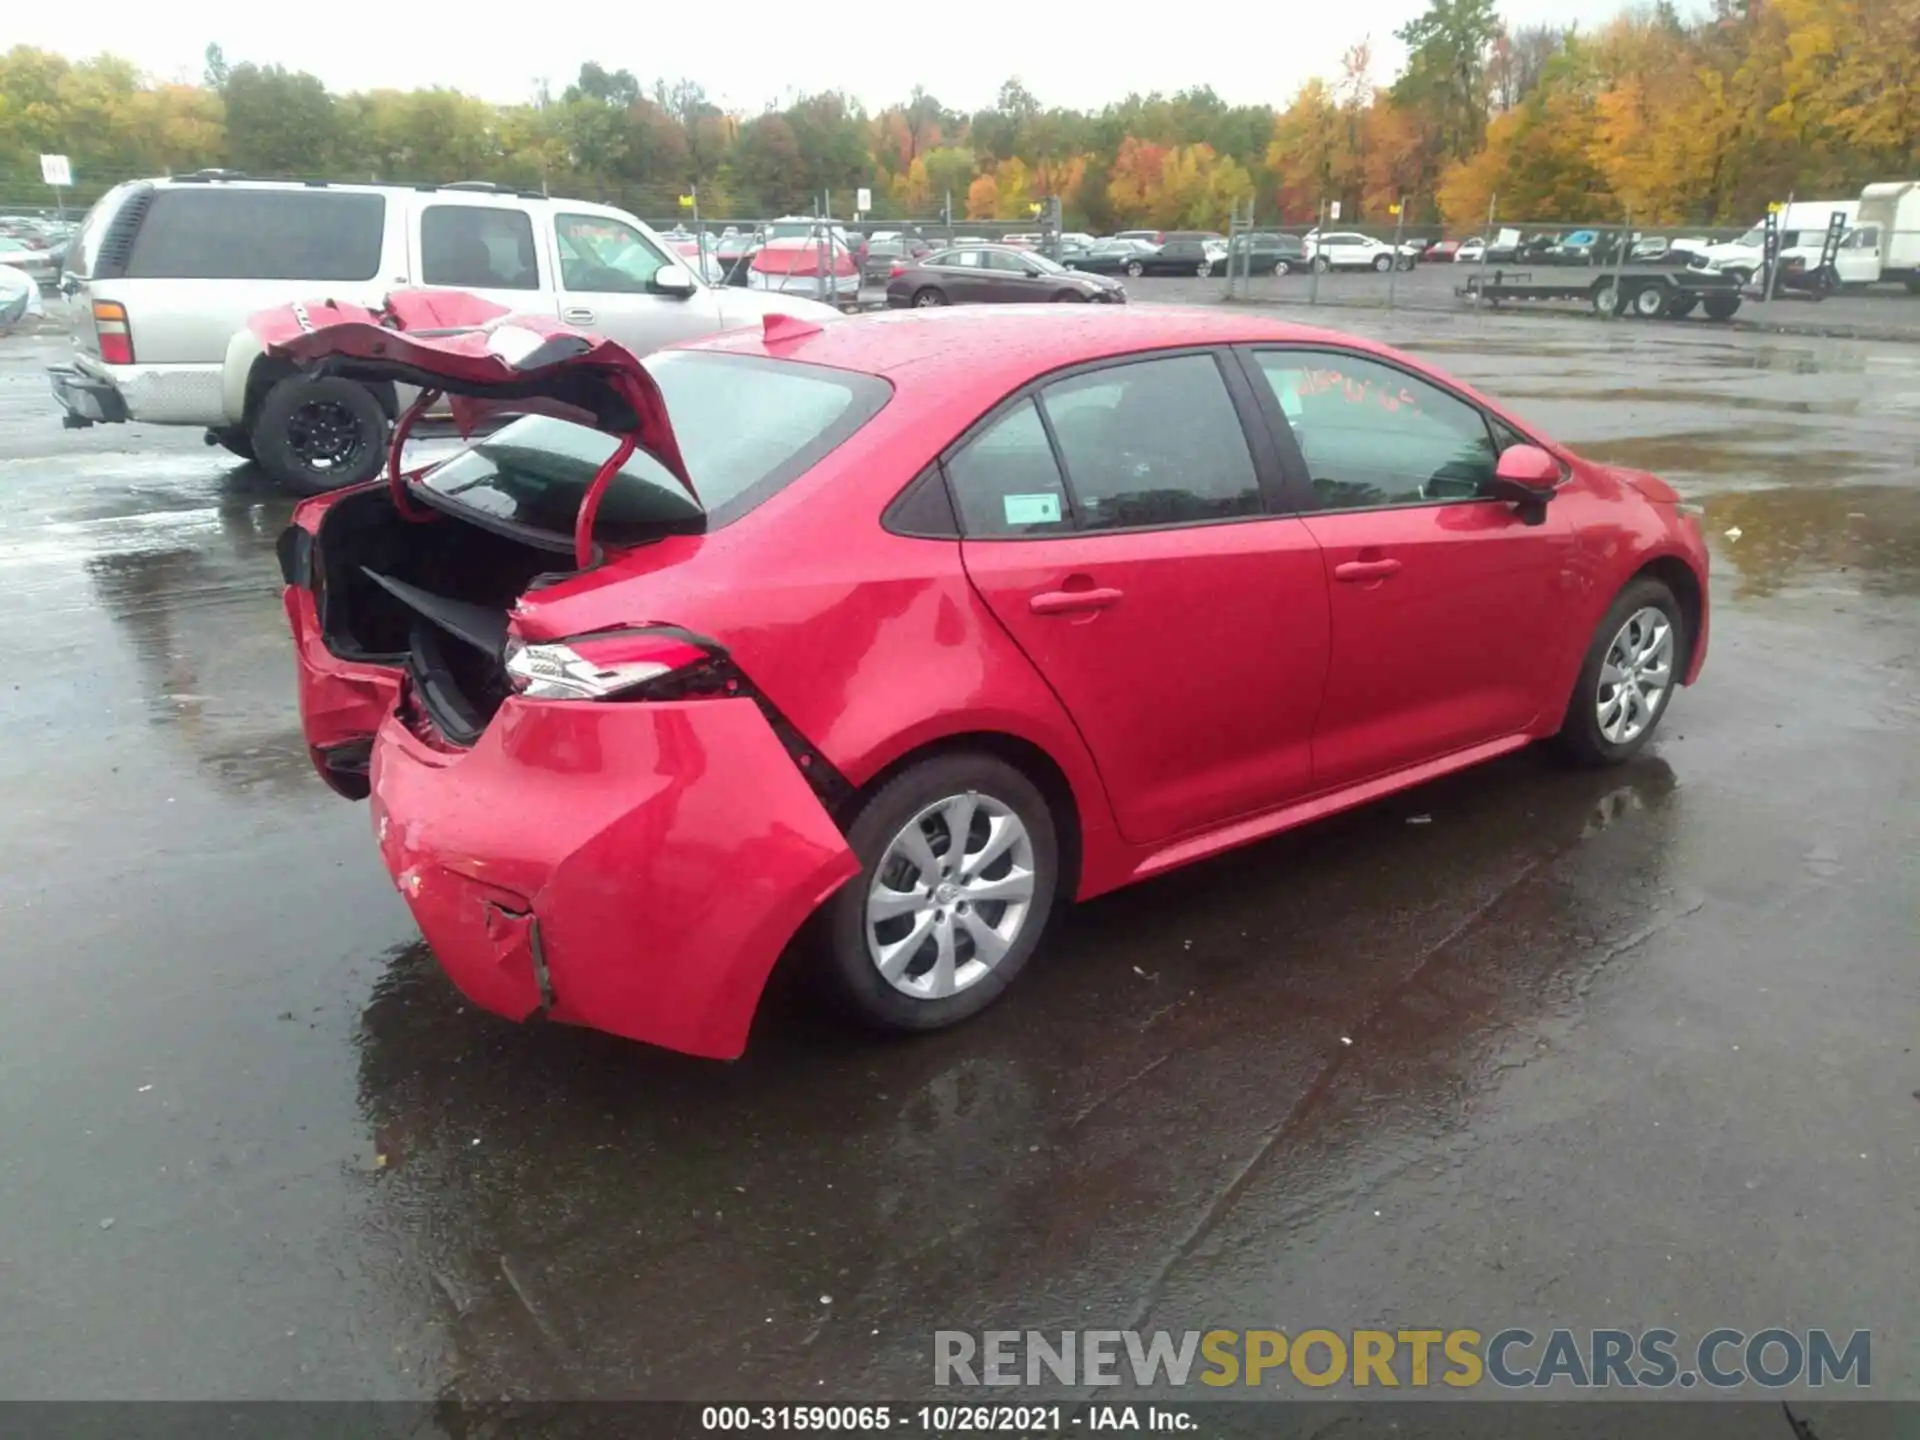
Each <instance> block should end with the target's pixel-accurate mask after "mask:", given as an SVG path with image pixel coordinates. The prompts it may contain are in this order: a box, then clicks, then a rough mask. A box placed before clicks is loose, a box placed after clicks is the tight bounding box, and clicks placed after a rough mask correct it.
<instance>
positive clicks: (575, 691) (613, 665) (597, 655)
mask: <svg viewBox="0 0 1920 1440" xmlns="http://www.w3.org/2000/svg"><path fill="white" fill-rule="evenodd" d="M713 658H714V657H713V654H712V652H711V651H709V650H708V649H707V648H706V647H705V646H704V645H701V644H699V643H697V642H695V641H693V640H691V639H689V638H688V637H687V636H686V635H685V634H684V633H683V632H681V631H677V630H666V629H656V630H608V631H604V632H602V633H600V634H596V635H576V636H573V637H571V638H570V639H567V640H564V641H558V640H549V641H539V642H532V643H530V642H527V641H524V640H519V639H514V640H509V641H508V642H507V654H506V671H507V683H508V684H509V685H511V686H512V687H513V689H514V693H516V694H519V695H524V696H526V697H527V698H528V699H530V700H612V699H617V698H620V697H623V696H626V697H631V698H636V699H638V698H644V697H641V696H637V695H635V694H634V692H635V691H638V690H640V689H641V688H642V687H643V686H646V685H647V684H649V683H650V682H652V681H655V680H658V679H660V678H661V677H662V676H666V675H672V674H674V673H675V672H677V671H684V670H688V669H692V668H694V667H697V666H700V665H704V664H706V663H707V662H709V661H710V660H712V659H713Z"/></svg>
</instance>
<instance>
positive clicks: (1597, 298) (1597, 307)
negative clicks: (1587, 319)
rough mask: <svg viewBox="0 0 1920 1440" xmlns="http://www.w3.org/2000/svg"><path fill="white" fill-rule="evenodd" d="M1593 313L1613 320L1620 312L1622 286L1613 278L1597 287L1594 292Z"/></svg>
mask: <svg viewBox="0 0 1920 1440" xmlns="http://www.w3.org/2000/svg"><path fill="white" fill-rule="evenodd" d="M1593 313H1594V314H1596V315H1601V316H1604V317H1606V318H1607V319H1609V320H1611V319H1612V318H1613V317H1614V316H1615V315H1617V314H1619V313H1620V287H1619V286H1617V285H1615V284H1614V283H1613V282H1612V281H1611V280H1609V281H1607V282H1606V283H1605V284H1604V285H1600V286H1598V287H1597V288H1595V290H1594V292H1593Z"/></svg>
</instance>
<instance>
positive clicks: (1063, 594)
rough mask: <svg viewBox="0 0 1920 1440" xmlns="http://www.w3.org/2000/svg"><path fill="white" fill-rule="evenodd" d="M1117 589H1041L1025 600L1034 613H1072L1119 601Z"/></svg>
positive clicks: (1102, 608) (1116, 603)
mask: <svg viewBox="0 0 1920 1440" xmlns="http://www.w3.org/2000/svg"><path fill="white" fill-rule="evenodd" d="M1120 593H1121V592H1120V591H1118V590H1106V589H1095V590H1042V591H1041V592H1040V593H1039V594H1037V595H1035V596H1033V597H1032V598H1031V599H1029V600H1028V601H1027V605H1028V607H1029V608H1031V609H1032V611H1033V613H1034V614H1036V615H1074V614H1078V613H1080V612H1081V611H1084V610H1105V609H1106V608H1107V607H1108V606H1109V605H1118V604H1119V603H1120Z"/></svg>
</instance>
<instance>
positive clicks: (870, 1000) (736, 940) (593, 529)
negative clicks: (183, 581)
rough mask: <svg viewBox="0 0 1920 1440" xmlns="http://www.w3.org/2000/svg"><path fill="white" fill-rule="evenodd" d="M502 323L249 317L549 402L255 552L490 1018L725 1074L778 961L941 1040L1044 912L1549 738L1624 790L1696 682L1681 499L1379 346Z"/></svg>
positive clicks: (404, 873) (348, 364)
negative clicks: (663, 1051)
mask: <svg viewBox="0 0 1920 1440" xmlns="http://www.w3.org/2000/svg"><path fill="white" fill-rule="evenodd" d="M502 315H503V312H501V311H500V310H499V309H498V308H497V307H495V306H492V305H490V304H489V303H488V302H485V301H481V300H478V299H476V298H475V297H471V296H463V295H458V294H451V295H450V294H448V293H446V292H440V293H438V294H434V295H422V294H413V295H406V294H401V295H396V296H395V297H393V298H392V299H391V300H390V301H389V302H388V309H387V311H385V312H383V313H381V314H378V315H369V314H367V313H366V312H364V311H356V310H354V309H353V308H352V307H346V306H337V305H327V304H321V303H318V302H316V303H314V304H311V305H307V306H300V307H290V308H289V309H287V310H283V311H276V312H267V313H266V314H264V315H262V316H260V317H258V318H257V319H256V321H255V328H256V329H257V330H258V331H259V332H260V334H261V337H262V339H263V340H264V341H266V342H267V343H268V344H269V345H270V346H272V347H273V348H275V349H277V350H279V351H280V352H281V353H283V354H285V355H288V356H290V357H291V358H293V359H294V360H295V361H296V362H298V363H300V364H301V365H303V366H308V367H311V368H316V369H319V370H322V371H324V372H327V373H331V374H337V375H344V376H347V377H349V378H357V379H360V380H363V381H367V382H369V383H389V382H394V381H399V382H404V383H408V384H412V385H417V386H423V387H427V388H428V390H429V391H435V390H437V391H445V392H448V393H450V394H451V395H452V396H454V397H455V399H456V402H457V413H459V414H461V415H462V417H463V418H464V419H466V420H468V421H472V420H473V419H475V418H476V416H477V413H478V412H479V411H481V410H484V409H487V408H490V407H499V406H505V407H507V408H512V409H518V410H523V411H524V410H528V409H539V410H542V411H545V412H547V413H543V414H538V415H527V416H525V417H524V418H520V419H516V420H514V421H512V422H511V423H508V424H506V425H505V426H504V427H502V428H499V429H497V430H495V431H493V432H492V433H491V434H488V435H486V436H485V437H484V438H481V439H480V440H478V441H477V442H476V443H474V444H473V445H472V446H471V447H470V448H468V449H466V450H464V451H462V452H461V453H460V454H458V455H457V456H455V457H454V458H452V459H449V460H446V461H444V462H443V463H439V464H436V465H433V466H431V467H427V468H425V469H422V470H417V471H414V472H411V473H407V474H398V473H396V474H392V475H390V477H389V480H388V482H387V483H385V484H379V483H376V484H374V485H371V486H363V487H359V488H356V489H351V490H345V491H340V492H337V493H335V494H332V495H328V496H323V497H321V498H319V499H315V500H310V501H308V502H306V503H305V504H303V505H302V506H301V507H300V508H299V510H298V511H296V512H295V518H294V525H293V527H292V528H291V529H289V530H288V532H287V534H286V536H285V537H284V538H283V541H282V546H281V562H282V568H283V570H284V572H285V578H286V582H287V589H286V608H287V614H288V616H289V618H290V620H291V622H292V626H293V632H294V639H295V643H296V646H297V649H298V654H299V671H300V703H301V713H302V717H303V720H304V722H305V727H306V733H307V736H308V740H309V742H310V745H311V747H312V754H313V758H314V761H315V764H316V765H317V767H318V768H319V770H320V773H321V775H322V776H323V777H325V778H326V779H327V780H328V782H329V783H330V784H332V785H333V786H334V788H336V789H337V790H339V791H340V792H341V793H343V794H346V795H348V796H352V797H359V796H365V795H368V794H369V793H371V796H372V802H373V804H372V810H373V824H374V829H375V832H376V834H377V836H378V839H379V845H380V850H381V853H382V855H383V857H384V859H385V861H386V863H387V865H388V866H389V868H390V869H391V871H392V873H393V875H394V878H395V880H396V883H397V884H398V885H399V888H400V890H401V892H402V893H403V894H404V895H405V897H406V899H407V901H408V903H409V904H410V905H411V907H412V909H413V912H414V914H415V916H416V918H417V919H418V921H419V924H420V927H421V929H422V931H423V932H424V933H425V935H426V937H427V939H428V940H429V941H430V942H431V944H432V946H433V948H434V950H435V952H436V954H437V955H438V957H439V959H440V961H441V963H442V964H443V966H444V967H445V968H446V970H447V972H448V973H449V975H451V976H452V978H453V980H454V981H455V983H456V984H457V985H459V987H460V988H461V989H462V990H463V991H465V992H466V994H467V995H469V996H470V997H471V998H472V999H473V1000H474V1001H475V1002H477V1003H478V1004H480V1005H482V1006H484V1007H486V1008H487V1009H489V1010H493V1011H496V1012H498V1013H499V1014H502V1015H505V1016H508V1017H510V1018H513V1019H516V1020H517V1019H526V1018H528V1017H531V1016H534V1015H535V1014H544V1015H546V1016H548V1017H550V1018H553V1019H556V1020H561V1021H567V1022H571V1023H575V1024H580V1025H587V1026H593V1027H597V1028H599V1029H603V1030H609V1031H613V1032H615V1033H617V1034H620V1035H625V1036H630V1037H633V1038H635V1039H639V1040H644V1041H649V1042H651V1043H654V1044H657V1045H664V1046H669V1047H672V1048H674V1049H678V1050H684V1051H690V1052H693V1053H695V1054H700V1055H708V1056H718V1057H730V1056H734V1055H737V1054H739V1053H740V1051H741V1049H742V1047H743V1046H744V1044H745V1042H746V1037H747V1032H748V1027H749V1024H750V1022H751V1020H752V1017H753V1013H754V1010H755V1007H756V1005H757V1004H758V1002H759V998H760V994H761V991H762V988H763V986H764V984H765V982H766V979H767V976H768V973H769V971H770V970H771V969H772V967H773V965H774V962H775V960H776V958H778V957H779V956H780V955H781V954H782V953H783V951H786V950H787V949H788V947H789V945H790V943H791V942H794V941H795V940H796V938H803V939H804V940H805V942H806V943H805V944H804V945H802V946H799V947H796V959H797V960H802V961H803V962H804V963H807V964H812V965H816V966H818V967H820V969H821V972H822V974H823V976H824V977H825V978H826V979H827V980H829V981H830V982H831V985H832V987H833V988H834V989H835V990H837V992H838V993H839V995H840V996H841V997H842V998H843V999H844V1000H845V1001H846V1003H847V1004H848V1005H849V1006H850V1007H851V1009H852V1010H853V1011H854V1012H855V1013H856V1014H858V1015H859V1016H861V1017H864V1019H866V1020H867V1021H869V1022H871V1023H873V1024H875V1025H879V1026H882V1027H889V1028H894V1029H903V1030H918V1029H930V1028H933V1027H937V1026H944V1025H949V1024H952V1023H953V1022H955V1021H958V1020H961V1019H963V1018H965V1017H967V1016H969V1015H972V1014H974V1013H975V1012H977V1011H979V1010H980V1009H982V1008H983V1007H984V1006H986V1005H987V1004H989V1003H990V1002H991V1001H993V1000H994V999H995V998H996V997H998V996H999V994H1000V993H1001V991H1003V990H1004V989H1006V987H1007V986H1008V985H1010V984H1011V983H1012V982H1013V980H1014V979H1015V978H1016V977H1017V976H1018V974H1019V973H1020V971H1021V970H1022V969H1023V968H1024V967H1025V966H1026V964H1027V963H1028V961H1029V960H1030V959H1031V958H1032V957H1033V955H1034V953H1035V950H1036V948H1037V947H1038V946H1039V945H1040V943H1041V941H1042V937H1043V935H1044V933H1045V930H1046V926H1047V922H1048V920H1049V918H1050V916H1051V915H1052V913H1053V912H1054V910H1055V908H1056V906H1057V905H1058V904H1059V903H1061V902H1063V901H1065V900H1066V899H1068V898H1075V899H1084V898H1086V897H1088V896H1093V895H1098V894H1101V893H1102V892H1104V891H1108V890H1112V889H1115V888H1116V887H1118V886H1122V885H1125V884H1128V883H1129V882H1131V881H1134V880H1139V879H1144V878H1146V877H1148V876H1151V875H1156V874H1159V873H1161V872H1163V871H1165V870H1169V869H1171V868H1173V867H1175V866H1178V865H1185V864H1187V863H1189V862H1191V861H1195V860H1200V859H1204V858H1206V857H1207V856H1210V855H1214V854H1217V853H1218V852H1220V851H1222V850H1226V849H1228V848H1230V847H1233V846H1236V845H1244V844H1246V843H1248V842H1250V841H1253V840H1258V839H1260V838H1262V837H1264V836H1267V835H1272V834H1274V833H1275V832H1277V831H1281V830H1285V829H1288V828H1290V827H1292V826H1296V825H1300V824H1303V823H1305V822H1307V821H1311V820H1314V819H1317V818H1319V817H1321V816H1324V815H1328V814H1330V813H1332V812H1334V811H1338V810H1342V809H1345V808H1347V807H1349V806H1353V805H1358V804H1361V803H1364V802H1366V801H1368V800H1372V799H1376V798H1378V797H1380V796H1382V795H1385V794H1388V793H1390V792H1392V791H1395V790H1400V789H1403V788H1405V787H1407V786H1410V785H1416V784H1418V783H1420V782H1422V781H1425V780H1430V779H1432V778H1434V777H1435V776H1438V775H1443V774H1446V773H1448V772H1450V771H1454V770H1458V769H1461V768H1463V767H1465V766H1469V765H1474V764H1478V763H1479V762H1481V761H1483V760H1487V759H1489V758H1491V757H1493V756H1496V755H1500V754H1503V753H1505V752H1507V751H1511V750H1515V749H1517V748H1519V747H1521V746H1524V745H1527V744H1529V743H1530V742H1532V741H1535V740H1546V739H1552V740H1555V741H1556V742H1557V743H1558V744H1559V745H1560V746H1561V747H1562V748H1563V749H1564V750H1565V751H1566V752H1567V753H1568V754H1569V755H1571V756H1572V757H1573V758H1575V759H1577V760H1579V761H1583V762H1587V763H1608V762H1617V761H1620V760H1623V759H1625V758H1626V757H1628V756H1630V755H1632V754H1633V753H1634V752H1635V751H1636V750H1638V749H1639V748H1640V747H1641V746H1642V745H1644V744H1645V743H1646V741H1647V738H1648V736H1649V735H1651V734H1652V733H1653V731H1654V728H1655V727H1656V726H1657V725H1658V723H1659V721H1660V718H1661V716H1662V715H1663V714H1664V712H1665V710H1666V708H1667V706H1668V704H1669V703H1670V701H1671V699H1672V697H1673V694H1674V690H1675V687H1676V686H1678V685H1680V684H1684V683H1689V682H1691V681H1692V680H1693V679H1694V678H1695V677H1696V676H1697V675H1698V674H1699V672H1700V667H1701V664H1702V662H1703V660H1704V658H1705V654H1706V644H1707V559H1706V551H1705V548H1704V546H1703V544H1702V541H1701V536H1700V532H1699V529H1698V528H1697V526H1696V524H1695V522H1694V520H1693V519H1692V518H1691V516H1690V515H1689V514H1688V513H1687V511H1686V509H1685V508H1684V507H1683V506H1682V505H1680V504H1679V503H1678V500H1677V498H1676V496H1675V494H1674V492H1673V491H1672V490H1671V489H1669V488H1668V487H1667V486H1666V485H1665V484H1663V483H1662V482H1661V481H1659V480H1657V479H1655V478H1653V477H1652V476H1650V475H1646V474H1642V473H1639V472H1637V471H1631V470H1623V469H1619V468H1616V467H1612V466H1606V465H1600V464H1596V463H1594V462H1592V461H1588V460H1583V459H1581V458H1579V457H1578V456H1576V455H1574V454H1572V453H1571V452H1569V451H1568V450H1567V449H1566V448H1565V447H1564V446H1561V445H1558V444H1555V443H1554V442H1553V441H1551V440H1549V439H1547V438H1546V437H1544V436H1541V435H1539V434H1538V433H1537V432H1535V431H1533V430H1532V429H1531V428H1530V427H1528V426H1527V425H1526V423H1525V422H1524V421H1522V420H1520V419H1518V418H1517V417H1515V416H1513V415H1511V414H1509V413H1508V412H1507V411H1505V410H1504V409H1503V408H1501V407H1500V406H1499V405H1498V404H1497V403H1496V402H1494V401H1492V400H1490V399H1488V398H1487V397H1485V396H1482V395H1480V394H1477V393H1476V392H1474V391H1473V390H1471V389H1469V388H1468V387H1466V386H1464V385H1461V384H1459V383H1458V382H1456V381H1453V380H1450V379H1448V378H1447V377H1445V376H1444V375H1441V374H1439V373H1438V372H1436V371H1434V370H1433V369H1431V368H1430V367H1428V366H1426V365H1424V364H1421V363H1420V362H1418V361H1416V360H1413V359H1410V358H1408V357H1407V356H1405V355H1401V354H1399V353H1397V352H1395V351H1392V350H1389V349H1386V348H1384V347H1382V346H1378V345H1374V344H1371V343H1369V342H1366V341H1362V340H1355V339H1352V338H1350V337H1347V336H1343V335H1337V334H1332V333H1329V332H1326V331H1319V330H1306V329H1300V328H1297V327H1295V326H1291V325H1285V324H1279V323H1276V322H1273V321H1269V320H1263V319H1260V318H1257V317H1253V316H1248V315H1244V314H1241V313H1238V312H1235V311H1230V310H1224V309H1223V310H1219V311H1181V310H1172V309H1164V310H1153V309H1148V310H1133V309H1128V308H1120V307H1114V308H1111V309H1110V308H1108V307H1104V306H1103V307H1089V308H1087V309H1085V310H1070V311H1062V310H1058V309H1055V308H1053V307H1046V308H1044V309H1042V308H1040V307H1034V308H1032V309H1029V310H1021V309H1013V308H1010V309H1008V310H1005V311H1000V310H994V309H973V310H965V311H940V312H928V313H913V312H906V313H899V314H890V315H884V316H869V317H862V318H859V319H853V320H847V321H842V322H832V321H830V322H828V323H826V324H825V325H824V326H815V325H813V324H810V323H808V322H804V321H795V320H791V319H784V318H774V319H770V320H769V321H768V322H767V324H766V327H765V329H764V330H753V331H739V332H734V333H732V334H729V335H724V336H720V337H717V338H715V339H712V340H709V341H705V342H702V343H700V344H697V345H693V346H691V347H688V348H685V349H677V350H669V351H663V352H660V353H657V354H654V355H652V356H649V357H648V358H647V359H646V360H645V361H644V362H641V361H638V360H636V359H635V358H634V357H633V356H631V355H629V354H628V353H627V352H625V351H624V350H621V349H620V348H619V347H617V346H615V345H612V344H610V343H607V342H605V341H602V340H599V339H598V338H597V337H594V336H583V335H580V334H577V333H575V332H571V331H568V330H566V329H565V328H564V327H561V326H558V325H556V324H555V323H554V322H552V321H551V320H542V319H537V318H522V317H512V318H508V319H502V318H501V316H502ZM427 398H431V397H430V396H429V397H427ZM405 428H406V427H405V425H404V424H403V425H402V427H401V429H402V432H404V430H405ZM394 453H395V456H396V457H397V456H398V454H399V444H398V443H396V446H395V452H394Z"/></svg>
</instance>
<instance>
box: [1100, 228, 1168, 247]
mask: <svg viewBox="0 0 1920 1440" xmlns="http://www.w3.org/2000/svg"><path fill="white" fill-rule="evenodd" d="M1113 238H1114V239H1115V240H1144V241H1145V242H1146V243H1147V244H1149V245H1162V244H1165V243H1166V239H1167V232H1166V231H1164V230H1116V231H1115V232H1114V234H1113Z"/></svg>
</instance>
